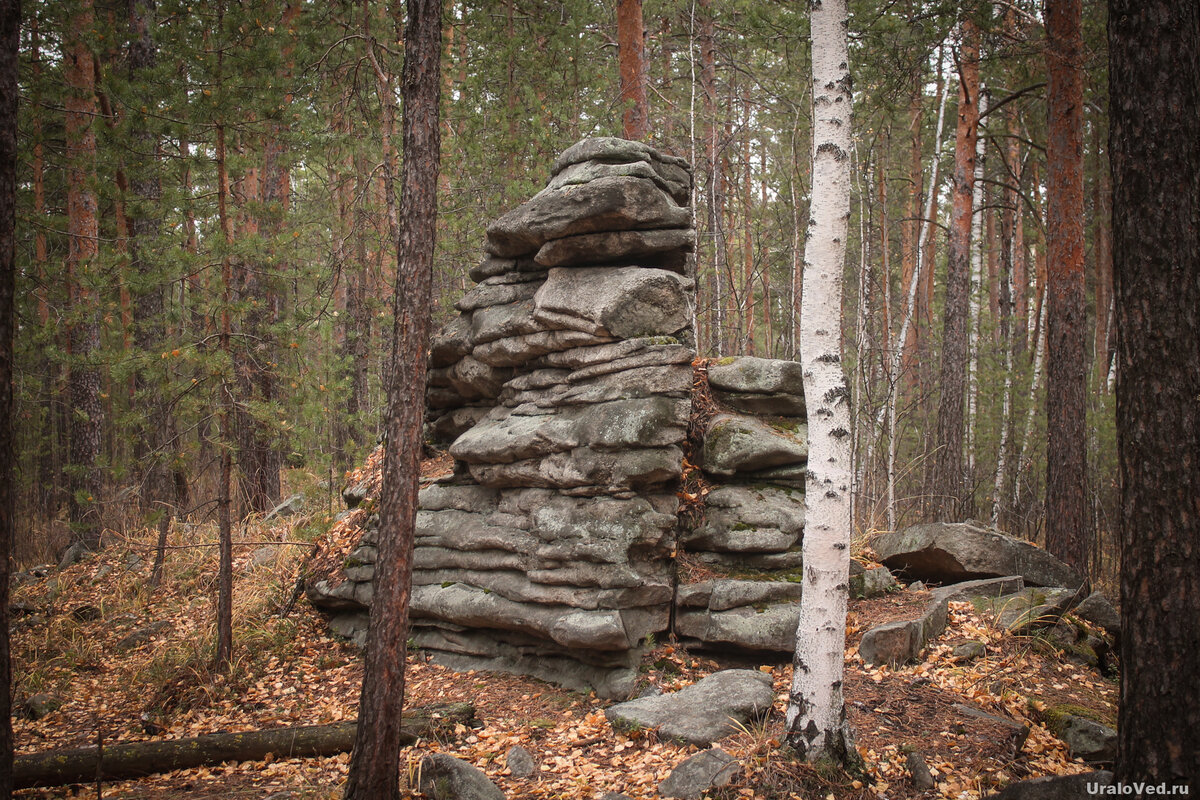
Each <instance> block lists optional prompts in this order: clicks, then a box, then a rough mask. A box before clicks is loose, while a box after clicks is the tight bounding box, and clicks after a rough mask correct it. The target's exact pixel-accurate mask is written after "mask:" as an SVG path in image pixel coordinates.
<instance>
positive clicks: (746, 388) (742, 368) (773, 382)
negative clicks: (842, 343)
mask: <svg viewBox="0 0 1200 800" xmlns="http://www.w3.org/2000/svg"><path fill="white" fill-rule="evenodd" d="M802 374H803V368H802V367H801V365H800V363H799V362H797V361H784V360H780V359H773V358H756V357H754V356H739V357H736V358H727V359H721V360H719V361H717V362H716V363H713V364H710V365H709V367H708V383H709V386H710V387H711V389H712V393H713V397H714V399H716V401H717V402H718V403H721V404H723V405H725V406H727V407H729V408H731V409H733V410H734V411H741V412H743V413H747V414H763V415H770V416H787V417H803V416H804V386H803V383H802V380H801V377H802Z"/></svg>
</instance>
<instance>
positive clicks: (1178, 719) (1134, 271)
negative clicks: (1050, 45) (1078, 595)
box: [1108, 0, 1200, 793]
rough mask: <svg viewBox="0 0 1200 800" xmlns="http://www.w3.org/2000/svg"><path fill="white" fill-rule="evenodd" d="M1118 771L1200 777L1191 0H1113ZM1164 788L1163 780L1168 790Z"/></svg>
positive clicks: (1198, 293) (1198, 272)
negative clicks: (1118, 529) (1118, 526)
mask: <svg viewBox="0 0 1200 800" xmlns="http://www.w3.org/2000/svg"><path fill="white" fill-rule="evenodd" d="M1108 26H1109V27H1108V42H1109V54H1110V55H1109V64H1110V66H1109V73H1108V74H1109V93H1110V95H1109V96H1110V97H1111V115H1112V116H1111V123H1110V124H1111V126H1112V127H1111V134H1110V138H1109V141H1110V146H1109V160H1110V161H1111V163H1112V173H1113V200H1112V202H1113V206H1112V211H1113V277H1114V288H1115V291H1116V303H1117V329H1118V330H1119V331H1120V335H1119V336H1118V348H1119V359H1120V367H1119V369H1118V372H1117V451H1118V455H1119V460H1120V465H1121V467H1120V470H1121V630H1122V631H1123V635H1122V637H1121V701H1120V712H1119V720H1118V725H1117V729H1118V731H1119V734H1118V736H1119V739H1118V746H1117V764H1116V780H1117V781H1121V782H1124V783H1125V785H1129V784H1130V783H1132V782H1133V781H1147V782H1149V783H1150V784H1158V783H1160V782H1166V783H1167V785H1168V786H1170V785H1172V784H1175V785H1180V784H1182V785H1189V784H1190V786H1191V789H1192V792H1193V793H1194V792H1195V791H1196V790H1197V789H1200V783H1198V782H1200V465H1198V464H1197V454H1198V453H1200V402H1198V401H1197V398H1198V397H1200V369H1197V364H1200V336H1197V335H1196V332H1197V331H1198V330H1200V146H1197V143H1198V142H1200V82H1198V81H1196V80H1195V76H1197V75H1200V7H1198V6H1197V5H1196V4H1194V3H1177V2H1170V0H1138V2H1131V1H1130V0H1110V2H1109V4H1108ZM1168 791H1170V790H1168Z"/></svg>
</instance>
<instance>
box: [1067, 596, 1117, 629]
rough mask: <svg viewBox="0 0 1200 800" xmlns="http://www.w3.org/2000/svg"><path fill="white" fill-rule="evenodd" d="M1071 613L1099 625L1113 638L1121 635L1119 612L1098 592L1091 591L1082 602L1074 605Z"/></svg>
mask: <svg viewBox="0 0 1200 800" xmlns="http://www.w3.org/2000/svg"><path fill="white" fill-rule="evenodd" d="M1071 613H1072V614H1074V615H1075V616H1077V617H1079V618H1080V619H1082V620H1086V621H1087V622H1091V623H1092V624H1094V625H1099V626H1100V627H1101V628H1103V629H1104V632H1105V633H1107V634H1108V635H1109V636H1112V637H1113V638H1120V636H1121V614H1120V612H1118V611H1117V609H1116V608H1114V607H1113V604H1112V603H1110V602H1109V601H1108V598H1107V597H1105V596H1104V595H1103V594H1102V593H1100V592H1092V593H1091V594H1090V595H1088V596H1087V598H1086V599H1085V600H1084V601H1083V602H1082V603H1080V604H1079V605H1077V606H1075V608H1073V609H1072V610H1071Z"/></svg>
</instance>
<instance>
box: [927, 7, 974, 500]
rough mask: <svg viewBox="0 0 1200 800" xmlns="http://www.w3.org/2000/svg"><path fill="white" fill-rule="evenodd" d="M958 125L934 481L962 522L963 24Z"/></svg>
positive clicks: (968, 88)
mask: <svg viewBox="0 0 1200 800" xmlns="http://www.w3.org/2000/svg"><path fill="white" fill-rule="evenodd" d="M959 73H960V78H959V87H958V126H957V130H956V132H955V144H954V186H953V205H952V209H951V212H950V237H949V243H948V246H947V253H946V264H947V277H946V308H945V311H944V317H943V325H942V362H941V370H940V379H939V381H938V385H939V386H940V388H941V400H940V403H939V405H938V415H937V439H936V443H937V454H936V461H935V466H934V473H933V480H932V482H931V487H930V488H931V495H932V496H933V508H934V510H935V516H937V517H938V518H940V519H943V520H947V521H951V522H953V521H957V519H958V518H959V516H960V515H961V514H962V511H963V502H964V500H965V496H966V483H965V480H964V474H963V452H962V451H963V405H964V403H963V399H964V398H963V395H964V390H965V388H966V386H965V385H966V379H967V316H968V295H969V294H970V291H969V290H970V270H971V264H970V259H971V216H972V215H971V209H972V199H973V193H974V187H975V157H976V156H975V143H976V138H977V136H978V133H979V31H978V28H976V26H975V23H974V22H973V21H971V19H970V18H967V19H964V20H963V21H962V45H961V48H960V51H959Z"/></svg>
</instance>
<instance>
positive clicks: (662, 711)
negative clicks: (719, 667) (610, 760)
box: [604, 669, 774, 747]
mask: <svg viewBox="0 0 1200 800" xmlns="http://www.w3.org/2000/svg"><path fill="white" fill-rule="evenodd" d="M773 702H774V692H773V691H772V688H771V676H770V675H766V674H764V673H762V672H758V671H756V670H744V669H730V670H723V671H721V672H714V673H713V674H712V675H709V676H708V677H707V678H704V679H703V680H701V681H699V682H698V683H695V684H692V685H691V686H688V687H686V688H684V689H680V690H679V691H678V692H671V693H670V694H663V695H659V696H657V697H642V698H639V699H637V700H629V701H627V702H625V703H617V704H616V705H613V706H609V708H608V709H607V710H606V711H605V712H604V714H605V716H606V717H608V720H609V722H611V723H612V724H613V726H614V727H615V728H618V729H621V728H626V729H631V728H653V729H655V730H657V731H658V733H659V735H660V736H665V737H668V738H671V739H677V740H679V741H681V742H684V743H686V744H694V745H697V746H700V747H706V746H708V745H710V744H712V742H713V741H715V740H716V739H720V738H722V737H724V736H728V735H730V734H732V733H736V732H737V731H738V729H739V728H738V726H739V725H745V724H747V723H749V722H750V721H751V720H754V719H758V718H760V717H762V716H763V715H765V714H766V713H768V712H769V711H770V710H771V704H772V703H773Z"/></svg>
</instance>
